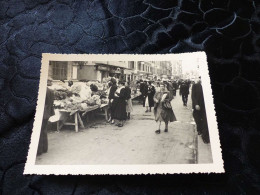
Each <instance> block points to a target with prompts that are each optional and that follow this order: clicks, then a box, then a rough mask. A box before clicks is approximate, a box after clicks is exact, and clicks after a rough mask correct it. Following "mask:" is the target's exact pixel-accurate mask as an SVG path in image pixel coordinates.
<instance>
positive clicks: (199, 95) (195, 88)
mask: <svg viewBox="0 0 260 195" xmlns="http://www.w3.org/2000/svg"><path fill="white" fill-rule="evenodd" d="M191 100H192V108H193V109H195V106H196V105H199V106H200V110H201V111H202V112H205V103H204V97H203V91H202V86H201V84H200V83H195V84H193V85H192V89H191Z"/></svg>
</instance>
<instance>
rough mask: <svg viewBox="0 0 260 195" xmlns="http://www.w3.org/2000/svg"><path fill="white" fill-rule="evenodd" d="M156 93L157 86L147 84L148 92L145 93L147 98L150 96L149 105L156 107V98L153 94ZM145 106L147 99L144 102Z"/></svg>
mask: <svg viewBox="0 0 260 195" xmlns="http://www.w3.org/2000/svg"><path fill="white" fill-rule="evenodd" d="M154 94H155V88H154V86H152V85H151V86H150V85H148V86H147V93H146V94H145V98H144V99H146V98H148V103H149V107H154V99H153V96H154ZM143 106H145V101H144V102H143Z"/></svg>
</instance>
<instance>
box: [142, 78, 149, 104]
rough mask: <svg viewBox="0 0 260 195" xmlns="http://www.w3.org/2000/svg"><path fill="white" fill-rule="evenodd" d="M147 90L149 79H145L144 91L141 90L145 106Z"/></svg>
mask: <svg viewBox="0 0 260 195" xmlns="http://www.w3.org/2000/svg"><path fill="white" fill-rule="evenodd" d="M140 87H141V86H140ZM147 92H148V85H147V81H144V83H143V86H142V91H141V93H142V100H143V107H145V99H146V96H147Z"/></svg>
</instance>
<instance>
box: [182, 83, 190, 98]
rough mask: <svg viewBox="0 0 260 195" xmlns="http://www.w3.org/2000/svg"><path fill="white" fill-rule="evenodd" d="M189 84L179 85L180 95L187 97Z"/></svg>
mask: <svg viewBox="0 0 260 195" xmlns="http://www.w3.org/2000/svg"><path fill="white" fill-rule="evenodd" d="M189 93H190V92H189V84H187V83H182V84H181V85H180V95H189Z"/></svg>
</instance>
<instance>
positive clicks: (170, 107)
mask: <svg viewBox="0 0 260 195" xmlns="http://www.w3.org/2000/svg"><path fill="white" fill-rule="evenodd" d="M162 106H163V108H165V109H172V105H171V103H170V102H168V101H165V102H163V103H162Z"/></svg>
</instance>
